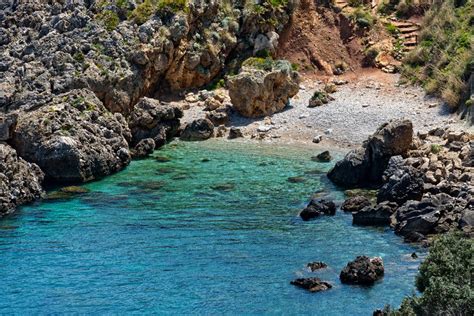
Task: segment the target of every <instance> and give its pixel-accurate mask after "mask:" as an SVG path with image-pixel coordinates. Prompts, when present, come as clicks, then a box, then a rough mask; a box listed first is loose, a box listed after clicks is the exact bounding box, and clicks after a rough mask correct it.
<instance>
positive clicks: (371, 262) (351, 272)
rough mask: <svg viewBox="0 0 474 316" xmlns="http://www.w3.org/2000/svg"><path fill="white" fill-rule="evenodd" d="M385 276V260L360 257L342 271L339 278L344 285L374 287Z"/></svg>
mask: <svg viewBox="0 0 474 316" xmlns="http://www.w3.org/2000/svg"><path fill="white" fill-rule="evenodd" d="M383 275H384V265H383V260H382V258H380V257H374V258H369V257H367V256H359V257H357V258H356V259H355V260H354V261H351V262H349V263H348V264H347V266H346V267H345V268H344V269H342V271H341V274H340V275H339V278H340V279H341V282H342V283H347V284H362V285H372V284H374V282H375V281H377V280H379V279H380V278H382V277H383Z"/></svg>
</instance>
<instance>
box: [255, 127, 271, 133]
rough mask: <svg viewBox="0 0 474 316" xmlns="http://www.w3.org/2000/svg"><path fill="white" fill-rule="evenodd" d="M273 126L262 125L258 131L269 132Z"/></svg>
mask: <svg viewBox="0 0 474 316" xmlns="http://www.w3.org/2000/svg"><path fill="white" fill-rule="evenodd" d="M272 128H273V127H272V126H264V125H260V126H259V127H258V128H257V132H260V133H267V132H269V131H271V129H272Z"/></svg>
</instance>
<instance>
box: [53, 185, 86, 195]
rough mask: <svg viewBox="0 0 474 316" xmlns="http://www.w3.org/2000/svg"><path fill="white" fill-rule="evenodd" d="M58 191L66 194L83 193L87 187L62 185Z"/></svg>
mask: <svg viewBox="0 0 474 316" xmlns="http://www.w3.org/2000/svg"><path fill="white" fill-rule="evenodd" d="M59 191H60V192H63V193H68V194H85V193H88V192H89V189H87V188H84V187H79V186H75V185H71V186H67V187H63V188H61V189H59Z"/></svg>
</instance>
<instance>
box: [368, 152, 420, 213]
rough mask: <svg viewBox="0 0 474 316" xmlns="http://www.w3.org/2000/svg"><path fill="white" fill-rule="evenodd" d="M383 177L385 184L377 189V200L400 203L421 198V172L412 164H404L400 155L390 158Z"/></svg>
mask: <svg viewBox="0 0 474 316" xmlns="http://www.w3.org/2000/svg"><path fill="white" fill-rule="evenodd" d="M384 179H385V184H384V185H383V186H382V188H380V190H379V193H378V195H377V202H379V203H380V202H384V201H391V202H396V203H398V204H399V205H402V204H403V203H405V202H406V201H408V200H421V198H422V196H423V188H424V182H423V174H422V173H421V172H420V171H419V170H417V169H415V168H414V167H412V166H407V165H404V163H403V159H402V157H400V156H394V157H392V158H391V159H390V161H389V165H388V168H387V169H386V170H385V172H384Z"/></svg>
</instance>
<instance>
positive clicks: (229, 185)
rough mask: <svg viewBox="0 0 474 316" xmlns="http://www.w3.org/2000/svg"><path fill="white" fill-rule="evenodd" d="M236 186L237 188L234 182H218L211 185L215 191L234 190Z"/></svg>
mask: <svg viewBox="0 0 474 316" xmlns="http://www.w3.org/2000/svg"><path fill="white" fill-rule="evenodd" d="M234 188H235V184H233V183H221V184H216V185H213V186H211V189H213V190H215V191H224V192H227V191H232V190H234Z"/></svg>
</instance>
